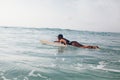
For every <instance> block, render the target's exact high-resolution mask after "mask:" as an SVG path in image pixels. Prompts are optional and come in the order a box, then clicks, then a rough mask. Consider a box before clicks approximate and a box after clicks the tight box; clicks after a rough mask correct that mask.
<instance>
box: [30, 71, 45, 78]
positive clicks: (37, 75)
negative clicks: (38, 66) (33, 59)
mask: <svg viewBox="0 0 120 80" xmlns="http://www.w3.org/2000/svg"><path fill="white" fill-rule="evenodd" d="M34 72H35V70H32V71H31V72H30V73H29V74H28V76H32V77H41V78H44V79H46V78H47V77H46V76H43V75H41V74H39V73H37V74H34Z"/></svg>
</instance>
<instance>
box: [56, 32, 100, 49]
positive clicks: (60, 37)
mask: <svg viewBox="0 0 120 80" xmlns="http://www.w3.org/2000/svg"><path fill="white" fill-rule="evenodd" d="M55 42H60V43H62V44H64V45H72V46H75V47H79V48H89V49H97V48H99V47H98V46H86V45H82V44H80V43H78V42H77V41H71V42H70V41H69V40H67V39H65V38H64V37H63V35H62V34H59V35H58V41H55Z"/></svg>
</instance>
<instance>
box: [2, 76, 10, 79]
mask: <svg viewBox="0 0 120 80" xmlns="http://www.w3.org/2000/svg"><path fill="white" fill-rule="evenodd" d="M1 78H2V80H11V79H7V78H6V77H5V76H2V77H1Z"/></svg>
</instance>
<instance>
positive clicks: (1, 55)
mask: <svg viewBox="0 0 120 80" xmlns="http://www.w3.org/2000/svg"><path fill="white" fill-rule="evenodd" d="M60 33H61V34H63V35H64V37H65V38H67V39H69V40H71V41H78V42H80V43H81V44H84V45H97V46H99V47H100V49H83V48H76V47H72V46H68V47H66V48H63V47H55V46H50V45H44V44H41V43H40V40H49V41H55V40H57V37H56V36H57V35H58V34H60ZM0 80H120V33H111V32H90V31H79V30H69V29H57V28H56V29H55V28H22V27H0Z"/></svg>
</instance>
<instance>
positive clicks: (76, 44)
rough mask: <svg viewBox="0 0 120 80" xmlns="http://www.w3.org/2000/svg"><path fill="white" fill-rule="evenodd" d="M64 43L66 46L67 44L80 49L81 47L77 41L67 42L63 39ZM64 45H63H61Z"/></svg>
mask: <svg viewBox="0 0 120 80" xmlns="http://www.w3.org/2000/svg"><path fill="white" fill-rule="evenodd" d="M63 39H64V40H65V41H66V44H68V45H73V46H76V47H81V46H83V45H82V44H80V43H78V42H77V41H71V42H70V41H69V40H67V39H65V38H63ZM63 44H64V43H63Z"/></svg>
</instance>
